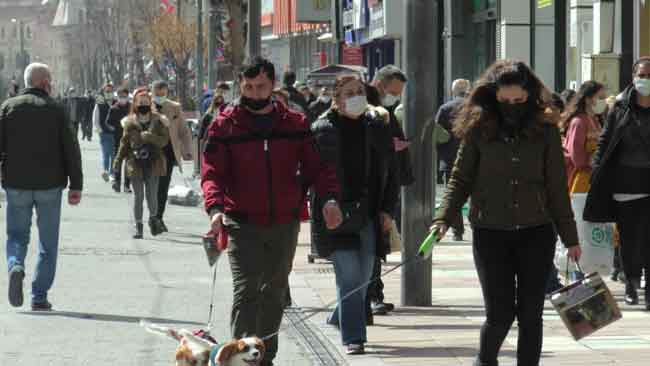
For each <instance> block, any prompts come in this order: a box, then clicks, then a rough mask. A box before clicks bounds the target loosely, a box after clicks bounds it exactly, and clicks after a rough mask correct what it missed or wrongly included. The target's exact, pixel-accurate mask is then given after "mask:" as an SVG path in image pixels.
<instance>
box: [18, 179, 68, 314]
mask: <svg viewBox="0 0 650 366" xmlns="http://www.w3.org/2000/svg"><path fill="white" fill-rule="evenodd" d="M6 192H7V264H8V266H9V271H11V269H12V268H13V267H14V266H22V267H23V268H24V267H25V257H26V256H27V246H28V244H29V240H30V230H31V226H32V215H33V211H34V208H36V224H37V225H38V237H39V246H38V260H37V262H36V273H35V274H34V281H33V282H32V303H43V302H45V301H47V292H48V291H49V289H50V288H51V287H52V283H53V282H54V274H55V272H56V259H57V254H58V249H59V228H60V226H61V198H62V194H63V193H62V192H63V189H61V188H55V189H49V190H42V191H30V190H22V189H9V188H8V189H6Z"/></svg>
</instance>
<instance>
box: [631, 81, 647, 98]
mask: <svg viewBox="0 0 650 366" xmlns="http://www.w3.org/2000/svg"><path fill="white" fill-rule="evenodd" d="M634 87H635V88H636V91H638V92H639V94H641V95H642V96H644V97H648V96H650V79H640V78H634Z"/></svg>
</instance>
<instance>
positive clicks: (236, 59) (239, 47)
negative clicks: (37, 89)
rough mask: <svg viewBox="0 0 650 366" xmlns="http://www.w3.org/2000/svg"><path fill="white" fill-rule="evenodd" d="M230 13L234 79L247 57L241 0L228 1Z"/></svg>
mask: <svg viewBox="0 0 650 366" xmlns="http://www.w3.org/2000/svg"><path fill="white" fill-rule="evenodd" d="M227 6H228V14H230V22H231V26H230V29H229V32H228V33H229V35H230V37H229V38H230V50H231V60H230V62H231V64H232V68H233V70H232V71H233V80H235V79H237V74H238V73H239V70H240V69H241V66H242V65H243V64H244V58H245V57H246V40H245V39H246V38H245V37H244V12H243V11H242V1H241V0H229V1H228V4H227Z"/></svg>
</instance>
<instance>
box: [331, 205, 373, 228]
mask: <svg viewBox="0 0 650 366" xmlns="http://www.w3.org/2000/svg"><path fill="white" fill-rule="evenodd" d="M339 207H340V208H341V213H342V214H343V222H341V225H339V226H338V227H337V228H336V229H334V230H332V233H333V234H359V233H360V232H361V230H363V228H364V227H366V225H367V224H368V197H365V196H364V197H363V198H361V199H360V200H358V201H352V202H342V203H341V204H339Z"/></svg>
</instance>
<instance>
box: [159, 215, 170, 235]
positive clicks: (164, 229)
mask: <svg viewBox="0 0 650 366" xmlns="http://www.w3.org/2000/svg"><path fill="white" fill-rule="evenodd" d="M158 222H159V223H160V229H161V230H162V231H163V233H168V232H169V229H168V228H167V225H165V222H164V221H163V219H160V218H159V219H158Z"/></svg>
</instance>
